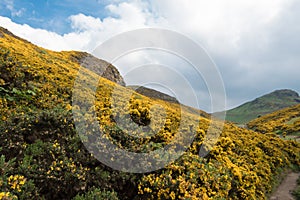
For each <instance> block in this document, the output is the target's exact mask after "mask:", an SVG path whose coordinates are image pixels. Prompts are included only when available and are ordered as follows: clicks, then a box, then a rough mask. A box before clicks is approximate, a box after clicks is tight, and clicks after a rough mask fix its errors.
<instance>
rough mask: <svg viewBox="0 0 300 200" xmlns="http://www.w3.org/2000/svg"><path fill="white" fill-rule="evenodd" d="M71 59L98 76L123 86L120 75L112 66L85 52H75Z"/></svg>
mask: <svg viewBox="0 0 300 200" xmlns="http://www.w3.org/2000/svg"><path fill="white" fill-rule="evenodd" d="M72 58H73V59H74V61H75V62H77V63H79V64H80V65H81V66H82V67H85V68H88V69H90V70H91V71H93V72H95V73H96V74H98V75H99V76H101V77H104V78H106V79H108V80H110V81H113V82H115V83H118V84H119V85H122V86H125V82H124V80H123V77H122V76H121V75H120V73H119V71H118V70H117V68H116V67H115V66H113V65H112V64H110V63H108V62H106V61H104V60H101V59H99V58H96V57H94V56H92V55H91V54H88V53H85V52H76V53H75V54H74V55H73V56H72Z"/></svg>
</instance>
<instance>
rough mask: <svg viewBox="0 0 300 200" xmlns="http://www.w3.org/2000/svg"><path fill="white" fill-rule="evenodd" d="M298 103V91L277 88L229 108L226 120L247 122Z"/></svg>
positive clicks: (299, 101)
mask: <svg viewBox="0 0 300 200" xmlns="http://www.w3.org/2000/svg"><path fill="white" fill-rule="evenodd" d="M297 104H300V97H299V94H298V93H297V92H295V91H293V90H290V89H282V90H275V91H273V92H271V93H269V94H266V95H263V96H261V97H258V98H256V99H254V100H253V101H250V102H247V103H244V104H242V105H240V106H238V107H236V108H233V109H231V110H228V111H227V113H226V120H228V121H232V122H235V123H237V124H245V123H247V122H249V121H251V120H253V119H255V118H257V117H259V116H262V115H265V114H268V113H272V112H274V111H277V110H280V109H283V108H286V107H289V106H293V105H297Z"/></svg>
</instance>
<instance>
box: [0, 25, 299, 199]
mask: <svg viewBox="0 0 300 200" xmlns="http://www.w3.org/2000/svg"><path fill="white" fill-rule="evenodd" d="M0 32H2V35H3V37H1V38H0V119H1V121H0V147H1V149H0V154H1V157H0V199H76V200H77V199H122V200H123V199H125V200H126V199H136V200H138V199H265V198H266V197H267V194H268V193H269V192H271V191H272V186H273V185H274V184H275V183H276V177H277V176H278V174H280V173H281V172H282V171H283V170H284V169H286V168H289V167H291V166H293V165H295V166H299V165H300V144H299V143H297V142H294V141H284V140H281V139H280V138H278V137H276V136H274V135H272V134H260V133H257V132H254V131H251V130H245V129H241V128H238V127H236V126H234V125H233V124H230V123H227V124H225V126H224V130H221V131H222V134H221V136H220V137H219V138H218V141H217V144H216V145H215V146H213V149H212V151H211V152H210V154H208V155H207V156H206V157H205V158H203V157H200V156H199V155H198V154H199V149H200V147H201V145H202V144H203V141H204V139H205V137H206V134H207V132H208V127H209V125H210V123H211V119H209V118H206V117H203V116H204V115H203V116H200V115H199V114H196V113H197V112H195V111H194V110H192V109H189V108H184V109H182V110H181V107H180V105H179V104H177V103H172V102H165V101H162V100H159V99H151V98H149V97H145V96H143V95H141V94H137V93H135V92H133V91H132V90H130V89H127V88H125V87H122V86H121V85H118V84H116V83H114V82H111V81H109V80H107V79H105V78H100V77H99V76H98V75H97V74H95V73H93V72H91V71H89V70H87V69H84V68H83V69H81V70H82V71H83V74H84V76H83V77H82V79H81V81H82V82H83V83H85V84H86V85H89V83H90V82H91V81H92V80H98V79H99V78H100V80H99V85H98V86H97V92H96V94H95V95H93V93H92V91H91V88H81V89H82V90H81V91H82V92H81V93H79V94H78V97H77V98H76V100H82V101H84V100H89V99H93V98H95V99H96V101H95V103H94V104H93V105H92V106H91V107H84V106H80V104H77V103H78V102H76V101H75V102H73V104H72V102H71V99H72V88H73V85H74V82H75V78H76V76H77V74H78V70H79V68H80V66H79V64H78V62H75V61H74V59H73V58H74V57H78V56H80V55H81V54H80V53H78V52H52V51H49V50H46V49H42V48H39V47H37V46H34V45H32V44H30V43H28V42H26V41H24V40H20V39H19V38H17V37H14V36H13V35H11V34H7V32H5V31H3V30H2V29H0ZM79 87H80V86H79ZM73 100H74V97H73ZM156 105H159V106H158V107H156ZM72 110H73V111H76V110H78V111H82V112H74V113H77V114H81V113H84V116H83V117H84V118H85V119H87V120H88V122H92V120H93V115H92V114H93V111H96V118H97V120H98V122H99V123H98V128H100V130H102V132H103V133H104V134H103V137H105V138H108V139H109V140H110V141H112V142H113V143H114V144H115V145H116V146H117V147H119V148H120V149H126V150H128V151H131V152H137V153H141V152H142V153H143V152H152V151H155V150H157V149H159V148H161V147H164V146H166V145H168V144H173V145H172V148H170V151H171V152H173V153H174V154H176V153H178V152H182V150H183V149H185V148H187V150H186V151H185V152H184V154H183V155H182V156H181V157H180V158H179V159H177V160H176V161H174V162H172V163H170V164H169V165H167V166H166V167H165V168H163V169H160V170H156V171H153V172H148V173H143V174H134V173H125V172H121V171H117V170H114V169H112V168H110V167H107V166H106V165H104V164H102V163H101V162H99V161H98V160H97V159H95V158H94V156H93V155H92V154H91V153H90V152H89V151H87V149H86V147H85V146H84V145H83V143H82V141H81V140H83V141H85V140H87V141H90V143H91V145H92V146H93V147H96V148H98V149H99V150H103V151H104V152H105V150H106V148H107V147H106V146H104V145H103V144H102V143H101V140H100V139H99V138H97V137H94V136H95V135H93V134H94V133H93V128H95V127H94V126H93V123H86V124H81V123H80V122H76V121H74V119H76V118H74V116H73V114H72ZM83 111H84V112H83ZM199 113H200V111H199ZM154 114H155V115H154ZM153 116H161V117H157V118H154V117H153ZM205 116H208V115H205ZM121 122H124V123H121ZM133 122H134V123H133ZM75 123H77V125H78V126H79V127H76V128H85V130H86V133H85V135H84V136H86V137H81V138H80V136H79V135H78V133H77V132H76V130H75V126H74V124H75ZM217 123H219V122H217ZM211 128H212V129H213V130H214V131H213V132H216V131H217V128H218V127H211ZM191 132H195V133H196V135H195V138H194V140H193V142H192V144H191V145H188V146H186V145H185V144H184V143H183V141H184V139H189V138H188V137H187V136H189V134H190V133H191ZM136 136H139V137H136ZM174 140H175V142H173V141H174ZM156 156H157V157H162V158H163V156H164V155H159V154H158V155H156ZM110 159H111V160H116V161H118V159H121V158H120V157H118V156H116V157H111V158H110ZM129 159H130V158H128V160H129ZM123 161H124V163H123V164H124V166H125V165H126V164H128V163H126V159H124V160H123ZM158 162H159V161H158ZM138 164H139V165H141V166H143V167H147V166H149V165H150V166H151V165H153V164H155V163H153V162H149V160H145V162H142V163H138Z"/></svg>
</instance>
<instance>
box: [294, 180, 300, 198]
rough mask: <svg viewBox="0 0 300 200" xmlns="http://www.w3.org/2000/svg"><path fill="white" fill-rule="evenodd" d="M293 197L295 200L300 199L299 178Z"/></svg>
mask: <svg viewBox="0 0 300 200" xmlns="http://www.w3.org/2000/svg"><path fill="white" fill-rule="evenodd" d="M293 195H294V196H295V198H296V200H299V199H300V178H298V180H297V187H296V189H295V190H294V191H293Z"/></svg>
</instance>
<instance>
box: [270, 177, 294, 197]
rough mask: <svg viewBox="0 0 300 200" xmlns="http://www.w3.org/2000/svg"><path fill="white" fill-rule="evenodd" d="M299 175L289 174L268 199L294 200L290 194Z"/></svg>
mask: <svg viewBox="0 0 300 200" xmlns="http://www.w3.org/2000/svg"><path fill="white" fill-rule="evenodd" d="M299 176H300V173H295V172H290V173H289V174H288V175H287V176H286V177H285V178H284V180H283V181H282V183H281V184H280V185H279V187H278V188H277V189H276V191H275V192H274V193H273V194H272V196H271V197H270V200H295V198H294V197H293V195H292V194H291V192H292V191H293V190H294V189H295V188H296V186H297V179H298V178H299Z"/></svg>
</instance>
